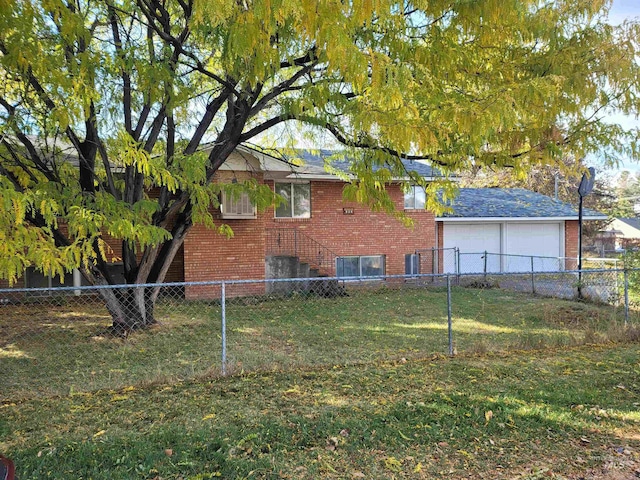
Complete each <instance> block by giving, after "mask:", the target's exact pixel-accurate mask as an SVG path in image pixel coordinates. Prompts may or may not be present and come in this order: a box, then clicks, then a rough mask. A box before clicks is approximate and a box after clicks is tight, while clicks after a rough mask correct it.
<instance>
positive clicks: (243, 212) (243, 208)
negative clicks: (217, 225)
mask: <svg viewBox="0 0 640 480" xmlns="http://www.w3.org/2000/svg"><path fill="white" fill-rule="evenodd" d="M220 210H221V211H222V218H256V207H255V205H254V204H253V202H251V199H250V198H249V195H248V194H247V193H246V192H241V193H240V194H239V195H235V194H232V193H229V192H223V194H222V205H220Z"/></svg>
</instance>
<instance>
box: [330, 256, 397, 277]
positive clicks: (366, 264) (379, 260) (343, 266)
mask: <svg viewBox="0 0 640 480" xmlns="http://www.w3.org/2000/svg"><path fill="white" fill-rule="evenodd" d="M384 267H385V262H384V255H363V256H350V257H338V258H336V276H338V277H379V276H382V275H384Z"/></svg>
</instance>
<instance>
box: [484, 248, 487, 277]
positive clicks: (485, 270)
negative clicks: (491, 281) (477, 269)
mask: <svg viewBox="0 0 640 480" xmlns="http://www.w3.org/2000/svg"><path fill="white" fill-rule="evenodd" d="M487 255H488V253H487V251H486V250H485V251H484V280H485V281H486V280H487Z"/></svg>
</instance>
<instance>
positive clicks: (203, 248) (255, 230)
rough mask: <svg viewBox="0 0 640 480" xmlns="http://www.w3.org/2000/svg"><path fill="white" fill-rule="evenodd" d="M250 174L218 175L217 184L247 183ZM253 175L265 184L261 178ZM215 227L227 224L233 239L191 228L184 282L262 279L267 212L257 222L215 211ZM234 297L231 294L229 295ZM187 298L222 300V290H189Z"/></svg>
mask: <svg viewBox="0 0 640 480" xmlns="http://www.w3.org/2000/svg"><path fill="white" fill-rule="evenodd" d="M249 175H251V174H250V173H249V172H235V173H231V172H224V171H222V172H219V173H218V174H216V178H215V180H216V181H219V182H230V181H231V180H232V177H233V178H236V179H237V180H239V181H242V180H244V179H245V178H247V177H248V176H249ZM253 176H254V177H255V178H256V179H257V180H258V181H262V175H261V174H258V173H255V174H253ZM212 213H213V215H214V218H215V222H216V226H218V225H220V224H222V223H224V224H227V225H229V226H230V227H231V229H232V230H233V237H231V238H227V237H226V236H225V235H221V234H219V233H218V232H216V231H214V230H210V229H208V228H206V227H204V226H202V225H195V226H193V227H192V228H191V230H190V231H189V233H188V234H187V237H186V239H185V241H184V280H185V282H203V281H215V280H245V279H263V278H264V273H265V264H264V242H265V237H264V223H265V216H266V215H267V213H266V212H262V213H261V212H258V214H257V218H255V219H223V218H222V216H221V215H220V212H219V211H217V210H216V211H212ZM233 290H234V292H238V293H236V295H240V294H244V295H251V294H261V293H264V284H262V283H260V284H254V285H246V286H244V287H234V288H233ZM229 293H230V294H232V292H229ZM185 295H186V297H187V298H190V299H194V298H219V296H220V290H219V287H216V288H214V287H211V286H195V287H187V289H186V292H185Z"/></svg>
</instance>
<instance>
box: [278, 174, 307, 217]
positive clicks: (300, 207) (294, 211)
mask: <svg viewBox="0 0 640 480" xmlns="http://www.w3.org/2000/svg"><path fill="white" fill-rule="evenodd" d="M275 190H276V193H277V194H278V195H280V196H281V197H282V198H283V199H284V202H282V203H281V204H280V205H278V206H277V207H276V217H277V218H309V217H311V184H310V183H309V182H306V183H281V182H277V183H276V186H275Z"/></svg>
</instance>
